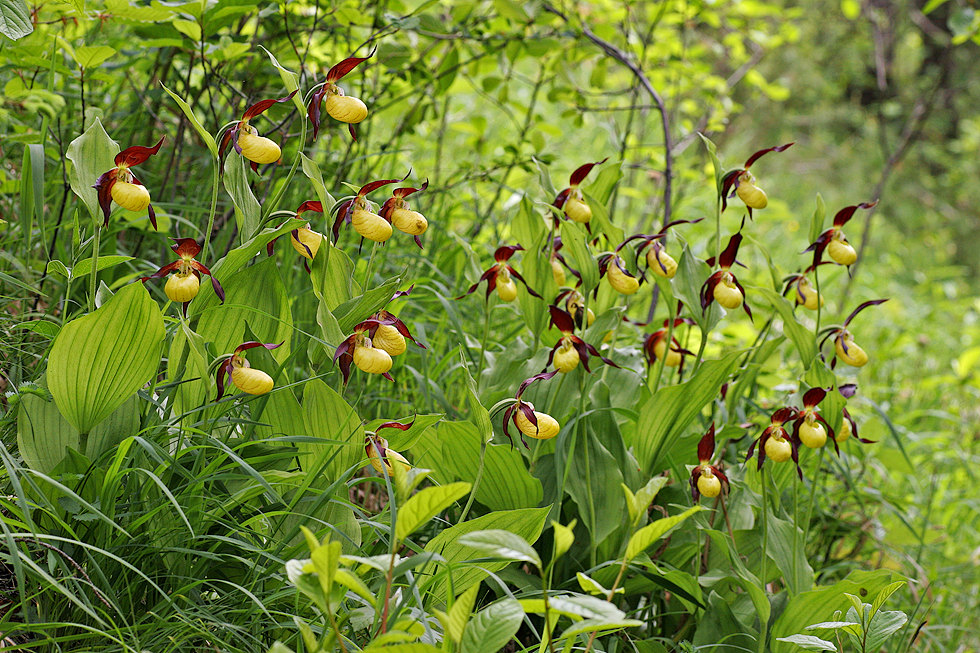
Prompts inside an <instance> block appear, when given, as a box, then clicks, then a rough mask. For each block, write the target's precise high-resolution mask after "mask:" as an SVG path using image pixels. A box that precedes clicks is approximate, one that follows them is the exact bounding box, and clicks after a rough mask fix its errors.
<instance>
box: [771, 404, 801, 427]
mask: <svg viewBox="0 0 980 653" xmlns="http://www.w3.org/2000/svg"><path fill="white" fill-rule="evenodd" d="M796 412H797V411H796V409H795V408H793V407H792V406H786V407H785V408H780V409H779V410H777V411H776V412H775V413H773V414H772V423H773V424H785V423H786V422H788V421H790V420H791V419H793V417H794V416H795V415H796Z"/></svg>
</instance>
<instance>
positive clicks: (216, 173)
mask: <svg viewBox="0 0 980 653" xmlns="http://www.w3.org/2000/svg"><path fill="white" fill-rule="evenodd" d="M212 164H213V165H212V167H213V169H212V171H211V210H210V211H209V212H208V228H207V231H205V232H204V245H202V246H201V253H200V254H199V256H200V257H201V259H200V260H201V261H207V253H208V245H209V244H210V243H211V232H212V231H214V214H215V213H216V212H217V210H218V183H219V181H220V179H221V162H220V161H219V160H218V158H217V157H214V158H213V159H212ZM205 265H206V263H205Z"/></svg>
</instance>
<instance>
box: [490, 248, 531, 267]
mask: <svg viewBox="0 0 980 653" xmlns="http://www.w3.org/2000/svg"><path fill="white" fill-rule="evenodd" d="M523 249H524V247H523V246H521V245H503V246H501V247H498V248H497V249H496V251H494V253H493V260H495V261H496V262H497V263H503V262H504V261H508V260H510V257H512V256H513V255H514V252H520V251H523Z"/></svg>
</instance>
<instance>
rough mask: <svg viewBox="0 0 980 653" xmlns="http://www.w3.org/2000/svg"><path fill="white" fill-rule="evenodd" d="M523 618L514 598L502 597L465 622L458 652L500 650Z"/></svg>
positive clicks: (512, 635) (519, 606) (482, 652)
mask: <svg viewBox="0 0 980 653" xmlns="http://www.w3.org/2000/svg"><path fill="white" fill-rule="evenodd" d="M523 619H524V610H523V609H521V604H520V603H518V602H517V601H515V600H514V599H510V598H508V599H504V600H502V601H499V602H497V603H494V604H493V605H490V606H488V607H486V608H484V609H483V610H481V611H480V612H479V613H477V614H476V616H474V617H473V619H472V620H470V623H469V624H467V626H466V630H465V631H464V632H463V640H462V642H461V644H460V649H459V650H460V653H489V652H490V651H499V650H501V649H502V648H503V647H505V646H506V645H507V643H508V642H509V641H510V640H511V639H512V638H513V637H514V635H515V634H517V630H518V628H520V627H521V622H522V621H523Z"/></svg>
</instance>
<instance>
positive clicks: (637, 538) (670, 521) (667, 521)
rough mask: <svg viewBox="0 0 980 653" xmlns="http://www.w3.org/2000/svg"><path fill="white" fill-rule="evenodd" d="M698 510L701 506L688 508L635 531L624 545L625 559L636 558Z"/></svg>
mask: <svg viewBox="0 0 980 653" xmlns="http://www.w3.org/2000/svg"><path fill="white" fill-rule="evenodd" d="M700 510H702V508H701V506H694V507H692V508H688V509H687V510H685V511H684V512H682V513H681V514H679V515H674V516H673V517H664V518H663V519H658V520H657V521H655V522H653V523H652V524H647V525H646V526H644V527H643V528H641V529H640V530H638V531H636V532H635V533H633V536H632V537H630V541H629V544H627V545H626V559H627V560H632V559H633V558H635V557H636V556H638V555H640V554H641V553H642V552H643V551H644V550H646V548H647V547H648V546H650V545H651V544H653V543H654V542H656V541H657V540H659V539H660V538H661V537H663V536H664V535H666V534H667V531H669V530H670V529H672V528H673V527H674V526H677V525H678V524H680V523H681V522H682V521H684V520H685V519H687V518H688V517H690V516H691V515H693V514H694V513H696V512H699V511H700Z"/></svg>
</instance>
